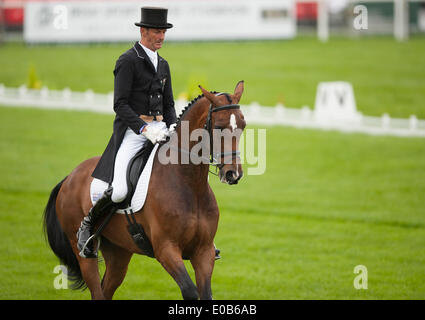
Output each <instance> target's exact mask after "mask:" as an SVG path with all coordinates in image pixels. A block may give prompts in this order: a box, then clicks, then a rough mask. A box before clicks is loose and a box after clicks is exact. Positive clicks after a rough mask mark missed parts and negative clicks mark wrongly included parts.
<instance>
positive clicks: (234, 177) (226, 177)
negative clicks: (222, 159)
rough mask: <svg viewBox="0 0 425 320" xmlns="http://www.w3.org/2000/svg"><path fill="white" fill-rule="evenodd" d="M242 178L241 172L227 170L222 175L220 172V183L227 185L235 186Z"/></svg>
mask: <svg viewBox="0 0 425 320" xmlns="http://www.w3.org/2000/svg"><path fill="white" fill-rule="evenodd" d="M242 176H243V172H242V171H233V170H227V171H226V173H223V174H222V173H221V172H220V181H221V182H223V183H227V184H237V183H238V182H239V180H240V179H241V178H242Z"/></svg>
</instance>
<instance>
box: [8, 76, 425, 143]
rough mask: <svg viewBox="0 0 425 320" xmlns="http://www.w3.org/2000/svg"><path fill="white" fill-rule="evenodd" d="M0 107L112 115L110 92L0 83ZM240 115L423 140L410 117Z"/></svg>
mask: <svg viewBox="0 0 425 320" xmlns="http://www.w3.org/2000/svg"><path fill="white" fill-rule="evenodd" d="M175 103H176V113H177V115H179V114H180V112H181V110H182V109H183V108H184V107H185V106H186V105H187V104H188V101H185V100H176V101H175ZM0 105H3V106H12V107H13V106H16V107H37V108H43V109H65V110H81V111H92V112H99V113H107V114H112V113H114V111H113V108H112V106H113V93H108V94H101V93H94V92H93V91H92V90H87V91H85V92H74V91H71V90H70V89H64V90H49V89H48V88H46V87H44V88H42V89H40V90H35V89H28V88H26V87H25V86H21V87H18V88H7V87H5V86H4V85H2V84H0ZM241 109H242V112H243V114H244V116H245V119H246V121H247V123H249V124H254V125H266V126H291V127H297V128H310V129H323V130H337V131H341V132H359V133H365V134H371V135H391V136H400V137H425V120H419V119H417V117H416V116H414V115H412V116H410V118H408V119H398V118H391V117H390V116H389V115H388V114H384V115H382V117H371V116H365V115H362V114H361V113H360V112H357V111H355V114H353V115H354V116H353V115H352V116H350V117H345V118H344V117H340V116H339V117H335V116H333V115H332V114H323V112H320V110H319V109H318V107H317V102H316V107H315V109H313V110H312V109H310V108H309V107H306V106H305V107H302V108H301V109H297V108H287V107H285V106H283V105H276V106H274V107H268V106H260V105H259V104H258V103H251V104H250V105H242V106H241Z"/></svg>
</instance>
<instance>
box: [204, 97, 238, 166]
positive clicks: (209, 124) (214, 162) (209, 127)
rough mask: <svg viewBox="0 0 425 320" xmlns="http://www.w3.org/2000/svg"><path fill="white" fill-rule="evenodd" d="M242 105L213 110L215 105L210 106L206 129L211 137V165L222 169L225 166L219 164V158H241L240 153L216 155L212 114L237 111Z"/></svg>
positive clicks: (230, 105)
mask: <svg viewBox="0 0 425 320" xmlns="http://www.w3.org/2000/svg"><path fill="white" fill-rule="evenodd" d="M240 107H241V106H240V105H238V104H226V105H224V106H220V107H216V108H214V109H213V105H212V104H210V108H209V110H208V115H207V120H206V122H205V126H204V129H205V130H207V132H208V135H209V137H210V164H211V165H215V166H217V167H218V168H220V169H221V168H222V167H223V166H224V164H220V163H219V162H218V159H219V158H224V157H227V156H232V159H235V158H237V157H239V155H240V151H236V150H235V151H230V152H229V151H228V152H217V153H214V150H213V136H212V114H213V112H219V111H225V110H235V109H240Z"/></svg>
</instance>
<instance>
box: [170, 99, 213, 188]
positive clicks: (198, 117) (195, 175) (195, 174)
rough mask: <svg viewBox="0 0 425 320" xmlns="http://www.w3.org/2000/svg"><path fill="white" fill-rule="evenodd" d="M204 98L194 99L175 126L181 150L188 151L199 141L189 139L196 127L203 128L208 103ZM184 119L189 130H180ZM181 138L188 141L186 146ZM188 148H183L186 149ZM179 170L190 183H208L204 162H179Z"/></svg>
mask: <svg viewBox="0 0 425 320" xmlns="http://www.w3.org/2000/svg"><path fill="white" fill-rule="evenodd" d="M205 100H206V98H204V97H203V98H200V99H199V100H198V101H196V102H195V103H194V104H193V105H192V106H191V107H190V108H189V109H188V110H187V111H186V113H185V114H184V116H183V117H182V119H181V121H180V124H179V125H178V126H177V128H176V131H177V134H178V144H179V148H180V149H181V150H183V151H181V152H190V151H191V150H192V148H193V146H194V145H196V144H197V143H199V141H190V135H191V133H192V132H193V131H194V130H196V129H203V128H204V125H205V120H206V114H207V113H208V108H209V104H208V102H207V101H205ZM183 121H185V122H186V125H187V124H189V130H186V131H185V130H182V122H183ZM182 134H183V135H187V134H189V136H186V137H183V136H182ZM182 139H187V140H188V141H189V143H188V146H187V143H182ZM187 148H188V150H185V149H187ZM177 167H178V169H177V170H179V172H180V173H181V174H182V175H183V176H184V179H185V180H186V181H187V182H188V183H190V182H194V183H198V184H199V183H202V184H205V185H206V184H207V183H208V169H209V164H205V163H204V161H202V163H201V164H193V163H192V162H191V161H189V163H188V164H179V165H178V166H177Z"/></svg>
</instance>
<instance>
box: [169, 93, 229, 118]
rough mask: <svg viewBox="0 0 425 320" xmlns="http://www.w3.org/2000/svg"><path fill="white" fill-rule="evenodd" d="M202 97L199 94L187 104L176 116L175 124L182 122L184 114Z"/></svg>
mask: <svg viewBox="0 0 425 320" xmlns="http://www.w3.org/2000/svg"><path fill="white" fill-rule="evenodd" d="M211 93H213V94H217V93H219V92H217V91H211ZM226 95H227V94H226ZM203 97H204V95H203V94H200V95H199V96H197V97H196V98H194V99H193V100H192V101H190V102H189V103H188V105H187V106H186V107H184V109H183V110H182V112H181V113H180V115H179V116H178V118H177V122H180V121H181V120H182V117H183V116H184V115H185V114H186V112H187V111H189V110H190V108H192V107H193V105H194V104H195V102H197V101H198V100H199V99H201V98H203ZM227 99H229V98H227Z"/></svg>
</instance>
